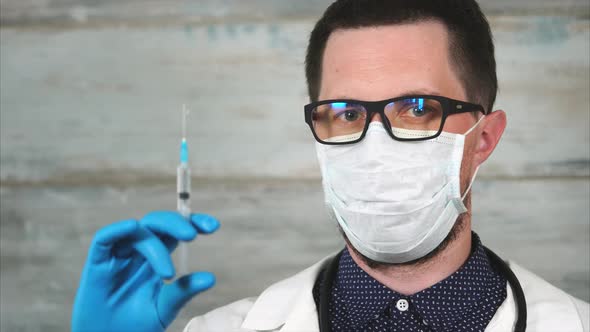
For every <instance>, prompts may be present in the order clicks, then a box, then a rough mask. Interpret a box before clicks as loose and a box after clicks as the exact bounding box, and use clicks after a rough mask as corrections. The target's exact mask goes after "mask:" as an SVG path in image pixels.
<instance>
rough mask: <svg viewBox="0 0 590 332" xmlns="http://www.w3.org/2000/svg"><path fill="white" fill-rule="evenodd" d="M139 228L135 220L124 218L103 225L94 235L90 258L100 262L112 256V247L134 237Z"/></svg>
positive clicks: (91, 260)
mask: <svg viewBox="0 0 590 332" xmlns="http://www.w3.org/2000/svg"><path fill="white" fill-rule="evenodd" d="M138 230H139V225H138V223H137V221H135V220H124V221H120V222H116V223H114V224H110V225H108V226H105V227H103V228H102V229H100V230H99V231H98V232H96V235H95V236H94V240H93V243H92V246H91V247H90V252H89V254H88V256H89V257H88V260H89V261H90V262H92V263H100V262H103V261H105V260H108V259H109V258H110V257H111V249H112V247H113V246H114V245H115V244H117V242H119V241H121V240H125V239H129V238H131V237H133V236H134V235H135V234H136V233H137V231H138Z"/></svg>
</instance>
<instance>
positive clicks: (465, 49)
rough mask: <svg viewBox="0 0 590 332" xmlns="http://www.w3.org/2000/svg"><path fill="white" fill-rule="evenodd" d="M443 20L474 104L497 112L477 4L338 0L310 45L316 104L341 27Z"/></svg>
mask: <svg viewBox="0 0 590 332" xmlns="http://www.w3.org/2000/svg"><path fill="white" fill-rule="evenodd" d="M428 20H437V21H440V22H441V23H443V24H444V25H445V26H446V27H447V29H448V32H449V44H450V45H449V54H450V58H451V59H452V60H451V61H452V64H453V66H454V67H455V70H456V73H457V74H458V76H459V79H460V80H461V82H462V83H463V87H464V89H465V92H466V94H467V98H469V100H468V101H470V102H473V103H479V104H481V105H482V106H483V107H484V108H485V109H486V111H487V112H491V111H492V107H493V106H494V101H495V99H496V94H497V92H498V79H497V77H496V60H495V58H494V42H493V40H492V32H491V30H490V25H489V23H488V21H487V20H486V18H485V16H484V14H483V13H482V11H481V9H480V7H479V5H478V4H477V2H475V0H444V1H443V0H338V1H336V2H334V3H332V4H331V5H330V6H329V7H328V9H326V12H325V13H324V15H323V16H322V18H321V19H320V20H319V21H318V22H317V23H316V25H315V27H314V29H313V31H312V32H311V36H310V38H309V45H308V47H307V55H306V58H305V74H306V77H307V88H308V93H309V98H310V99H311V101H317V100H318V98H319V93H320V85H321V79H322V77H321V73H322V60H323V55H324V50H325V48H326V43H327V41H328V38H329V37H330V34H331V33H332V32H333V31H335V30H338V29H355V28H363V27H375V26H383V25H395V24H406V23H417V22H421V21H428Z"/></svg>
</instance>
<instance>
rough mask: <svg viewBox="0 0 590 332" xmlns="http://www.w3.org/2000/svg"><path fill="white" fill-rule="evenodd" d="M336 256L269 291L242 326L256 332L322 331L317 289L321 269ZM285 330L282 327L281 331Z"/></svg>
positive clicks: (259, 299) (260, 298) (255, 304)
mask: <svg viewBox="0 0 590 332" xmlns="http://www.w3.org/2000/svg"><path fill="white" fill-rule="evenodd" d="M334 255H335V253H333V254H331V255H329V256H327V257H325V258H323V259H322V260H320V261H319V262H317V263H316V264H314V265H312V266H311V267H309V268H307V269H305V270H303V271H301V272H299V273H297V274H296V275H294V276H292V277H291V278H288V279H285V280H283V281H280V282H278V283H276V284H273V285H272V286H270V287H268V288H267V289H266V290H265V291H264V292H263V293H262V294H261V295H260V296H259V297H258V299H257V300H256V302H255V303H254V305H253V306H252V309H251V310H250V311H249V312H248V315H247V316H246V319H245V320H244V322H243V323H242V328H243V329H246V330H255V331H273V330H277V329H279V328H280V330H279V331H281V332H291V331H298V332H301V331H305V332H312V331H319V325H318V315H317V309H316V304H315V301H314V299H313V294H312V290H313V285H314V284H315V280H316V278H317V276H318V274H319V273H320V271H321V269H322V268H323V267H324V265H325V264H326V263H327V261H328V260H329V259H330V258H332V257H334ZM281 326H282V327H281Z"/></svg>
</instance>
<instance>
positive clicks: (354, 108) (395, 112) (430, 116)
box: [312, 98, 443, 142]
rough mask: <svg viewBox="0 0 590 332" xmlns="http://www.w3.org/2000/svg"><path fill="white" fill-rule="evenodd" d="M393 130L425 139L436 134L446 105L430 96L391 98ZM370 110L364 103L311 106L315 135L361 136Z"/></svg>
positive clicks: (346, 139) (341, 139)
mask: <svg viewBox="0 0 590 332" xmlns="http://www.w3.org/2000/svg"><path fill="white" fill-rule="evenodd" d="M383 113H384V114H385V117H386V118H387V120H388V122H389V124H390V125H391V130H392V133H393V135H394V136H395V137H398V138H403V139H424V138H428V137H432V136H435V135H436V134H437V133H438V131H439V129H440V127H441V123H442V118H443V106H442V105H441V103H440V102H439V101H438V100H435V99H430V98H408V99H403V100H397V101H395V102H391V103H389V104H387V105H386V106H385V109H384V112H383ZM367 117H368V112H367V110H366V109H365V107H364V106H363V105H361V104H355V103H348V102H333V103H329V104H323V105H319V106H317V107H315V108H314V109H313V110H312V125H313V129H314V131H315V133H316V136H317V137H318V138H319V139H320V140H321V141H324V142H351V141H355V140H358V139H359V138H360V137H361V135H362V133H363V130H364V128H365V125H366V123H367V121H370V119H367Z"/></svg>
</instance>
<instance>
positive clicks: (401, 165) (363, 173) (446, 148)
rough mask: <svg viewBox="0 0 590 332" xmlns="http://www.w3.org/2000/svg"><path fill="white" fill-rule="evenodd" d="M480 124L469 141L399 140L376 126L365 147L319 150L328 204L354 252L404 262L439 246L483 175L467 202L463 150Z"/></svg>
mask: <svg viewBox="0 0 590 332" xmlns="http://www.w3.org/2000/svg"><path fill="white" fill-rule="evenodd" d="M481 119H483V117H482V118H481ZM481 119H480V120H479V121H478V122H477V123H476V124H475V125H474V126H473V127H471V129H469V130H468V131H467V132H466V133H465V134H464V135H461V134H453V133H447V132H442V133H441V134H440V136H438V137H437V138H434V139H431V140H426V141H412V142H400V141H396V140H393V139H392V138H391V137H390V136H389V135H388V134H387V132H386V131H385V129H384V128H383V125H382V123H380V122H373V123H371V124H370V125H369V128H368V130H367V134H366V136H365V138H364V139H363V140H362V141H361V142H359V143H356V144H350V145H323V144H320V143H316V150H317V155H318V160H319V163H320V169H321V171H322V178H323V181H322V184H323V187H324V193H325V199H326V203H327V204H328V206H329V207H330V208H331V209H332V210H333V212H334V215H335V217H336V220H337V221H338V224H339V225H340V227H341V228H342V230H343V231H344V233H345V234H346V236H347V238H348V239H349V241H350V243H351V244H352V245H353V246H354V248H355V249H356V250H358V251H359V252H360V253H362V254H363V255H365V256H366V257H368V258H370V259H372V260H375V261H379V262H387V263H404V262H409V261H412V260H415V259H418V258H421V257H424V256H425V255H426V254H428V253H429V252H431V251H432V250H434V249H435V248H436V247H437V246H438V245H440V243H441V242H442V241H443V240H444V239H445V237H446V236H447V235H448V234H449V232H450V231H451V229H452V227H453V225H454V223H455V221H456V220H457V217H458V216H459V215H460V214H462V213H464V212H466V211H467V208H466V207H465V205H464V204H463V199H464V198H465V195H467V192H469V189H470V188H471V183H473V180H474V179H475V173H477V170H476V171H475V173H474V175H473V178H472V179H471V182H470V184H469V187H468V188H467V189H466V191H465V194H463V195H461V192H460V191H461V189H460V188H461V186H460V183H461V181H460V169H461V160H462V159H463V146H464V142H465V137H466V135H468V134H469V133H470V132H471V131H472V130H473V129H474V128H475V127H476V126H477V125H478V124H479V122H480V121H481ZM392 130H394V132H396V131H407V130H403V129H395V128H392Z"/></svg>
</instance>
